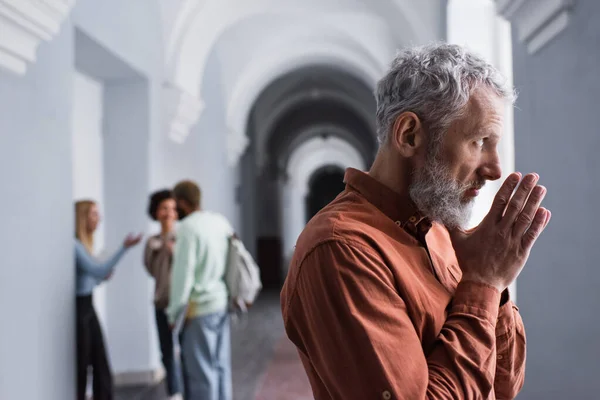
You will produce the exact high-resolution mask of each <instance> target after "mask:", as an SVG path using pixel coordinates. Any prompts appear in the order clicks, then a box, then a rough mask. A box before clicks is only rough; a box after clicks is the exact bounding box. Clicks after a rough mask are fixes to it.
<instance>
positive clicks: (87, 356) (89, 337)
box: [76, 295, 113, 400]
mask: <svg viewBox="0 0 600 400" xmlns="http://www.w3.org/2000/svg"><path fill="white" fill-rule="evenodd" d="M76 319H77V399H78V400H84V399H85V388H86V384H87V375H88V367H89V366H90V365H91V366H92V372H93V375H92V376H93V385H92V386H93V390H94V400H112V399H113V379H112V373H111V371H110V365H109V363H108V358H107V356H106V349H105V347H104V338H103V337H102V330H101V328H100V323H99V322H98V317H97V316H96V311H95V310H94V305H93V304H92V296H91V295H90V296H77V316H76Z"/></svg>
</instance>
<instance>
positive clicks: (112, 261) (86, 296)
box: [75, 200, 142, 400]
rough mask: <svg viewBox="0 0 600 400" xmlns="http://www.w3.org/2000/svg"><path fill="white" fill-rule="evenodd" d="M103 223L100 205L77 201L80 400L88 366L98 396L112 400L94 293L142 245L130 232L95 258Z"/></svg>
mask: <svg viewBox="0 0 600 400" xmlns="http://www.w3.org/2000/svg"><path fill="white" fill-rule="evenodd" d="M99 222H100V214H99V212H98V206H97V205H96V203H95V202H93V201H91V200H83V201H78V202H76V203H75V238H76V240H75V267H76V294H77V315H76V320H77V399H78V400H84V399H85V389H86V385H87V371H88V367H89V366H91V367H92V372H93V392H94V399H97V400H112V399H113V382H112V373H111V370H110V365H109V362H108V357H107V355H106V349H105V346H104V339H103V337H102V330H101V328H100V323H99V322H98V317H97V316H96V311H95V310H94V305H93V302H92V292H93V290H94V288H95V287H96V286H97V285H98V284H99V283H100V282H102V281H103V280H105V279H107V278H108V277H109V276H110V274H111V273H112V271H113V268H114V267H115V265H116V264H117V262H118V261H119V260H120V259H121V257H122V256H123V254H124V253H125V251H126V250H127V249H128V248H130V247H132V246H135V245H136V244H138V243H139V242H140V240H141V238H142V237H141V235H138V236H132V235H128V236H127V237H126V238H125V241H124V242H123V246H121V248H120V249H118V250H117V251H116V253H115V254H114V255H113V256H112V257H110V258H109V259H108V260H107V261H104V262H99V261H98V260H96V259H94V257H93V256H92V254H93V247H94V232H95V230H96V228H97V227H98V223H99Z"/></svg>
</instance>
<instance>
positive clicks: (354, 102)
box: [244, 90, 374, 169]
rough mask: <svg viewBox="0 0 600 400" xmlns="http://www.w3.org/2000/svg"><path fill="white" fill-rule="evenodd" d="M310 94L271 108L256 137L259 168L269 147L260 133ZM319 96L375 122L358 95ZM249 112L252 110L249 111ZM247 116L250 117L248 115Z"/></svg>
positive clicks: (328, 92) (328, 93)
mask: <svg viewBox="0 0 600 400" xmlns="http://www.w3.org/2000/svg"><path fill="white" fill-rule="evenodd" d="M310 96H311V94H310V93H306V92H302V93H298V94H294V95H291V96H287V97H285V98H284V99H282V100H281V101H278V102H277V104H275V105H274V106H273V108H272V109H271V110H270V114H269V115H268V116H267V117H266V118H265V120H264V125H263V128H261V131H260V133H259V134H258V136H257V137H256V138H255V140H256V143H257V146H261V145H262V146H261V147H259V148H258V152H257V155H256V156H257V158H256V163H257V166H258V168H259V169H260V168H262V167H263V166H264V163H265V159H266V152H267V148H266V147H267V141H268V139H267V138H265V137H264V134H263V135H260V134H261V133H269V132H271V130H272V129H273V127H274V125H275V124H276V122H277V121H278V120H279V118H280V117H281V116H282V115H283V114H284V113H285V112H286V111H288V110H291V109H292V107H294V105H296V104H299V103H301V102H302V101H305V100H306V99H307V98H310ZM319 96H320V97H321V98H326V99H331V100H335V101H337V102H339V103H341V104H344V105H346V106H347V107H349V108H350V109H351V110H353V111H354V112H355V113H356V115H358V116H359V117H361V118H363V120H364V121H365V124H369V123H373V122H374V121H370V120H371V119H372V115H371V113H369V112H368V111H367V110H365V108H364V105H363V104H361V103H360V101H359V99H357V98H356V97H349V96H347V95H343V94H341V93H339V92H337V91H333V90H324V91H322V92H320V93H319ZM249 112H250V111H248V113H249ZM246 118H248V117H246ZM319 127H323V125H319ZM336 129H340V128H339V127H338V126H337V125H331V128H327V131H328V132H331V131H332V130H336ZM244 137H245V136H244Z"/></svg>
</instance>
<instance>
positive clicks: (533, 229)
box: [521, 207, 551, 251]
mask: <svg viewBox="0 0 600 400" xmlns="http://www.w3.org/2000/svg"><path fill="white" fill-rule="evenodd" d="M550 216H551V214H550V212H549V211H548V210H546V209H545V208H544V207H540V208H538V210H537V212H536V213H535V217H534V218H533V222H532V223H531V226H529V229H528V230H527V232H525V234H524V235H523V238H522V239H521V246H522V247H523V250H525V251H529V250H531V247H532V246H533V244H534V243H535V241H536V240H537V238H538V237H539V236H540V234H541V233H542V231H543V230H544V228H545V227H546V226H547V225H548V222H550Z"/></svg>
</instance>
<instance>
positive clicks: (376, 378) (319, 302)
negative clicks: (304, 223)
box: [282, 240, 500, 400]
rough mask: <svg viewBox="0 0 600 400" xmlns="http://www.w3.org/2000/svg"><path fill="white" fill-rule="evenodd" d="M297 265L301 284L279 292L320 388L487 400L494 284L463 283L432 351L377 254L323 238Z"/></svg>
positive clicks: (339, 393)
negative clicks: (287, 290) (425, 347)
mask: <svg viewBox="0 0 600 400" xmlns="http://www.w3.org/2000/svg"><path fill="white" fill-rule="evenodd" d="M296 270H297V272H296V275H295V276H294V277H288V279H290V284H291V285H292V286H291V287H293V288H294V290H293V291H290V292H288V293H286V295H285V297H284V298H282V309H283V316H284V323H285V327H286V332H287V334H288V337H289V338H290V339H291V340H292V342H294V343H295V344H296V346H297V347H298V350H299V352H300V355H301V358H302V360H303V363H304V365H305V368H306V370H307V372H308V375H309V379H310V380H311V383H312V384H313V388H314V387H315V386H318V385H321V386H323V390H324V391H326V393H328V396H329V397H328V398H331V399H344V400H352V399H357V400H364V399H381V398H383V399H437V400H439V399H457V398H460V399H481V398H488V396H489V394H490V393H491V391H492V388H493V385H494V374H495V371H496V356H495V352H496V346H495V343H496V330H495V328H496V321H497V319H498V311H499V310H498V304H499V302H500V293H499V292H498V291H497V290H496V289H494V288H492V287H488V286H486V285H483V284H479V283H471V282H463V283H460V284H459V285H458V288H457V291H456V294H455V297H454V300H453V302H452V306H451V309H450V312H449V314H448V318H447V320H446V321H445V324H444V325H443V327H442V329H441V332H440V334H439V336H438V337H437V340H436V342H435V344H434V345H433V348H432V349H431V350H430V351H428V354H425V352H424V350H423V347H422V343H421V340H420V338H419V336H418V334H417V331H416V329H415V327H414V326H413V324H412V321H411V316H410V315H409V312H408V311H407V307H406V304H405V302H404V300H403V299H402V297H401V296H400V295H399V293H398V290H397V289H396V284H395V281H394V277H393V276H392V273H391V271H390V269H389V268H388V267H387V266H386V265H385V263H384V262H383V260H382V259H381V258H380V256H379V255H378V254H376V253H375V252H374V251H373V250H371V249H369V248H366V247H361V246H360V245H355V244H354V243H351V242H345V241H338V240H336V241H330V242H326V243H323V244H320V245H319V246H317V247H316V248H315V249H314V250H313V251H311V252H310V253H309V254H308V255H307V256H306V257H305V258H304V260H302V261H301V264H300V265H299V268H297V269H296ZM315 393H316V392H315ZM317 400H319V397H317Z"/></svg>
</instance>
